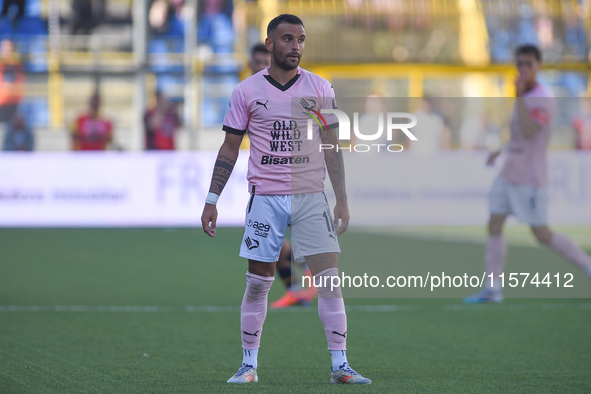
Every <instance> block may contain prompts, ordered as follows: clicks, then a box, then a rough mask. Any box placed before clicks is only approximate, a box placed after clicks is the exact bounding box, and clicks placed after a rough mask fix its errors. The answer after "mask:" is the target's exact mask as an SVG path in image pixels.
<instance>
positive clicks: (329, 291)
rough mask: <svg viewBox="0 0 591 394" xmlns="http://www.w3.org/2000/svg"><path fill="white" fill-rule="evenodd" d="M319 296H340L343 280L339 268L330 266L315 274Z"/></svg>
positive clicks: (315, 283) (315, 284)
mask: <svg viewBox="0 0 591 394" xmlns="http://www.w3.org/2000/svg"><path fill="white" fill-rule="evenodd" d="M314 286H316V288H317V289H318V296H319V297H340V296H341V280H340V277H339V269H338V268H329V269H326V270H324V271H321V272H319V273H317V274H316V275H314Z"/></svg>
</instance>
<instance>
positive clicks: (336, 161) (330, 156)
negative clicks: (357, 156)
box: [320, 128, 349, 235]
mask: <svg viewBox="0 0 591 394" xmlns="http://www.w3.org/2000/svg"><path fill="white" fill-rule="evenodd" d="M320 137H321V139H322V143H323V144H330V145H332V148H331V149H323V150H322V151H323V152H324V161H325V163H326V169H327V170H328V177H329V178H330V183H331V184H332V188H333V189H334V192H335V196H336V198H337V203H336V205H335V207H334V227H335V228H336V229H337V235H341V234H342V233H344V232H345V231H346V230H347V227H348V226H349V207H348V205H347V191H346V189H345V164H344V162H343V152H342V150H340V151H337V147H338V148H340V147H341V144H340V143H339V139H338V128H333V129H329V130H324V129H323V130H322V131H321V132H320ZM339 219H341V226H340V227H339V226H338V224H339Z"/></svg>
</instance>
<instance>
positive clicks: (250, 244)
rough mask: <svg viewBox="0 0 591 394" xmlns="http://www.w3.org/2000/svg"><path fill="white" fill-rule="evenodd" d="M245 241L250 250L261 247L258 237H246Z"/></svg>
mask: <svg viewBox="0 0 591 394" xmlns="http://www.w3.org/2000/svg"><path fill="white" fill-rule="evenodd" d="M244 243H245V244H246V247H247V248H248V250H253V249H256V248H258V247H259V241H257V240H256V239H250V237H246V238H244Z"/></svg>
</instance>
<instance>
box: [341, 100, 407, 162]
mask: <svg viewBox="0 0 591 394" xmlns="http://www.w3.org/2000/svg"><path fill="white" fill-rule="evenodd" d="M386 112H387V111H386V105H385V103H384V99H383V98H382V97H380V96H378V95H376V94H370V95H369V96H367V98H366V99H365V113H364V114H362V115H361V116H360V117H359V122H358V126H359V132H360V133H361V134H363V135H366V136H370V135H374V134H376V133H377V131H378V129H379V126H380V122H381V123H382V135H381V137H380V138H378V139H377V140H373V141H371V143H373V144H386V145H388V144H390V141H388V139H387V133H386V123H385V122H384V115H385V114H386ZM380 116H381V117H382V120H381V121H380ZM398 137H399V136H398V135H397V134H393V135H392V138H393V139H397V138H398ZM396 142H397V141H396ZM350 143H351V145H355V144H357V143H367V142H366V141H359V140H358V138H357V136H356V135H355V133H351V141H350ZM380 151H381V152H387V151H386V150H385V148H382V149H381V150H380Z"/></svg>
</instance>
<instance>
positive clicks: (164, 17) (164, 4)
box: [148, 0, 173, 34]
mask: <svg viewBox="0 0 591 394" xmlns="http://www.w3.org/2000/svg"><path fill="white" fill-rule="evenodd" d="M172 13H173V9H172V6H171V5H170V3H169V2H168V1H166V0H154V1H153V2H152V5H151V6H150V11H149V13H148V21H149V23H150V29H151V32H152V34H164V33H166V32H167V31H168V19H169V17H170V15H171V14H172Z"/></svg>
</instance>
